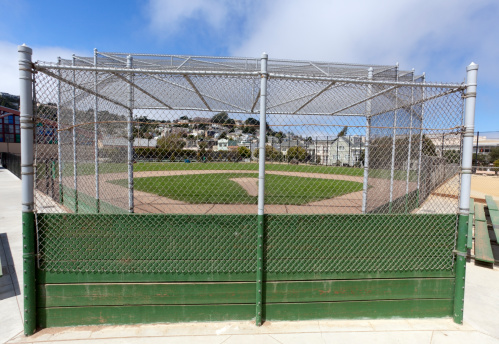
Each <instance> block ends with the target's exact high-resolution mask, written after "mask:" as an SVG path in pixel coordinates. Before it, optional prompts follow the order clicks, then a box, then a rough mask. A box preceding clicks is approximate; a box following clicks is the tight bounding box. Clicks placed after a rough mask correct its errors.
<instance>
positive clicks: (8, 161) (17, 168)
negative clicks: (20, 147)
mask: <svg viewBox="0 0 499 344" xmlns="http://www.w3.org/2000/svg"><path fill="white" fill-rule="evenodd" d="M0 159H1V163H2V166H3V167H4V168H6V169H8V170H9V171H10V172H12V173H13V174H14V175H15V176H16V177H17V178H19V179H21V156H20V155H17V154H12V153H5V152H2V153H0Z"/></svg>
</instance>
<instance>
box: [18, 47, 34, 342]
mask: <svg viewBox="0 0 499 344" xmlns="http://www.w3.org/2000/svg"><path fill="white" fill-rule="evenodd" d="M17 51H18V53H19V84H20V85H19V86H20V88H19V91H20V110H21V115H20V124H21V181H22V222H23V286H24V290H23V293H24V334H25V335H26V336H29V335H32V334H33V333H34V332H35V330H36V298H35V295H36V293H35V289H36V285H35V266H36V261H35V259H36V256H35V251H36V250H35V237H36V233H35V214H34V207H35V202H34V190H33V189H34V167H33V128H34V123H33V79H32V77H33V74H32V63H31V55H32V54H33V51H32V50H31V48H29V47H27V46H26V45H20V46H18V47H17Z"/></svg>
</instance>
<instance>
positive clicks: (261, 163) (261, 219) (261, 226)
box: [256, 53, 268, 326]
mask: <svg viewBox="0 0 499 344" xmlns="http://www.w3.org/2000/svg"><path fill="white" fill-rule="evenodd" d="M267 60H268V55H267V54H266V53H263V54H262V59H261V61H262V62H261V76H260V77H261V80H260V140H259V145H258V150H259V154H258V239H257V265H256V266H257V269H256V325H257V326H260V325H261V324H262V313H263V305H262V303H263V236H264V230H265V215H264V214H265V212H264V206H265V138H266V136H267V133H266V131H267V130H266V129H267V128H266V127H267V118H266V112H267V78H268V74H267Z"/></svg>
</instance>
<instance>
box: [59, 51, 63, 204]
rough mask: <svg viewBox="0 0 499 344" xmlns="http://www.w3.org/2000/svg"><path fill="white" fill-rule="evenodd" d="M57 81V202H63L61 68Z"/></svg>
mask: <svg viewBox="0 0 499 344" xmlns="http://www.w3.org/2000/svg"><path fill="white" fill-rule="evenodd" d="M57 64H58V65H60V64H61V58H60V57H58V58H57ZM58 74H59V80H58V81H57V160H58V167H59V203H61V204H64V188H63V186H62V143H61V136H62V135H61V132H60V130H61V79H60V78H61V70H59V71H58Z"/></svg>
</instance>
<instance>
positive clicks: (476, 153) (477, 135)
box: [475, 131, 480, 166]
mask: <svg viewBox="0 0 499 344" xmlns="http://www.w3.org/2000/svg"><path fill="white" fill-rule="evenodd" d="M479 137H480V132H479V131H477V132H476V149H475V166H478V138H479Z"/></svg>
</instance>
